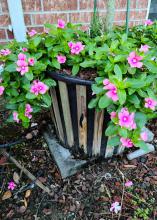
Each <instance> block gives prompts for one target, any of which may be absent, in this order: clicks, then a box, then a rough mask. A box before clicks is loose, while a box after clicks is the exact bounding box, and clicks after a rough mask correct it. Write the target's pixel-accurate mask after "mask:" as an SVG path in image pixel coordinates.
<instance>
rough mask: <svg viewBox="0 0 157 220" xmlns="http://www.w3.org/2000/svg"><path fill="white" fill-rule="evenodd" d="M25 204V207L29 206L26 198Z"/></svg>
mask: <svg viewBox="0 0 157 220" xmlns="http://www.w3.org/2000/svg"><path fill="white" fill-rule="evenodd" d="M23 201H24V205H25V207H26V208H27V206H28V204H27V200H26V199H25V198H24V200H23Z"/></svg>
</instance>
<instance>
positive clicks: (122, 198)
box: [117, 168, 125, 220]
mask: <svg viewBox="0 0 157 220" xmlns="http://www.w3.org/2000/svg"><path fill="white" fill-rule="evenodd" d="M117 170H118V172H119V173H120V174H121V176H122V180H123V190H122V197H121V210H120V212H119V215H118V220H119V219H120V217H121V213H122V206H123V200H124V192H125V191H124V190H125V187H124V179H125V177H124V174H123V173H122V171H121V170H120V169H118V168H117Z"/></svg>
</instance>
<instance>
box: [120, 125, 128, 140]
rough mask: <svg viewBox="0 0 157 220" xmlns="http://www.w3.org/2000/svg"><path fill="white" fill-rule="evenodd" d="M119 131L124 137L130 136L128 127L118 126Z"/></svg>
mask: <svg viewBox="0 0 157 220" xmlns="http://www.w3.org/2000/svg"><path fill="white" fill-rule="evenodd" d="M118 131H119V135H120V136H122V137H124V138H127V136H128V131H127V129H126V128H120V127H119V128H118Z"/></svg>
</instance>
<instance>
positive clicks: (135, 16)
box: [130, 10, 147, 20]
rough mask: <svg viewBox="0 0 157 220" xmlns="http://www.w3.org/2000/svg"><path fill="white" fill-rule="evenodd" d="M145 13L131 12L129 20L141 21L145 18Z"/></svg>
mask: <svg viewBox="0 0 157 220" xmlns="http://www.w3.org/2000/svg"><path fill="white" fill-rule="evenodd" d="M146 14H147V11H140V10H139V11H131V13H130V19H131V20H142V19H145V18H146Z"/></svg>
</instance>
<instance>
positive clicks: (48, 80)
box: [43, 79, 56, 87]
mask: <svg viewBox="0 0 157 220" xmlns="http://www.w3.org/2000/svg"><path fill="white" fill-rule="evenodd" d="M43 82H44V83H45V84H46V85H47V86H48V87H51V86H56V82H55V81H54V80H53V79H45V80H44V81H43Z"/></svg>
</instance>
